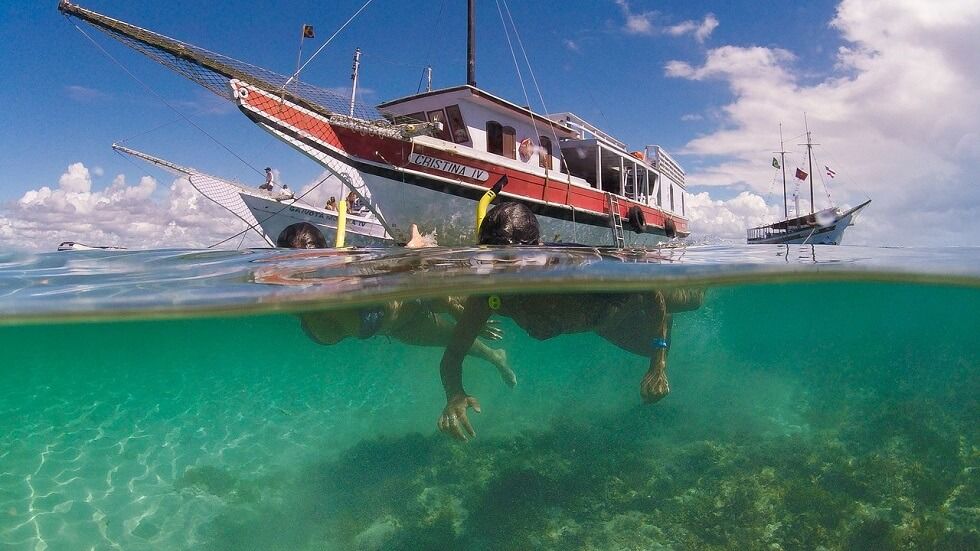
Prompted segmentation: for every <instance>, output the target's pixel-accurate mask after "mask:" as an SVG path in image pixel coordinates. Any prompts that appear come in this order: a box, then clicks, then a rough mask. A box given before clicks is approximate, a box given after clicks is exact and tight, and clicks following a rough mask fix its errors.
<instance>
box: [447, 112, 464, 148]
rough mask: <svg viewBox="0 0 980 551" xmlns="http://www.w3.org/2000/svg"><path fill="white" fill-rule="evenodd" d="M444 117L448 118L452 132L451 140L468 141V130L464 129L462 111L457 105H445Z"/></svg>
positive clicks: (457, 141)
mask: <svg viewBox="0 0 980 551" xmlns="http://www.w3.org/2000/svg"><path fill="white" fill-rule="evenodd" d="M446 117H448V118H449V128H450V130H451V131H452V133H453V141H454V142H456V143H469V141H470V132H469V130H467V129H466V123H464V122H463V113H461V112H460V110H459V106H458V105H450V106H449V107H446Z"/></svg>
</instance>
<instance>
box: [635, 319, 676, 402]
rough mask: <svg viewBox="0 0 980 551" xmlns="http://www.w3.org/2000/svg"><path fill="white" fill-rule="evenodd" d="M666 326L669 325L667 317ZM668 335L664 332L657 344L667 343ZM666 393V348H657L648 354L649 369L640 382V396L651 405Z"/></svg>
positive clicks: (668, 385) (668, 386)
mask: <svg viewBox="0 0 980 551" xmlns="http://www.w3.org/2000/svg"><path fill="white" fill-rule="evenodd" d="M667 325H668V326H669V325H670V318H669V317H668V319H667ZM669 333H670V331H664V336H663V337H662V339H663V340H662V341H660V340H658V341H657V343H658V344H666V343H667V342H669V341H668V339H669ZM668 393H670V383H669V382H668V381H667V348H666V347H663V348H660V347H659V346H658V347H657V348H654V349H653V351H652V352H651V353H650V367H649V369H647V372H646V374H644V375H643V380H642V381H640V396H642V397H643V401H644V402H646V403H648V404H652V403H654V402H658V401H660V400H661V399H662V398H663V397H664V396H667V394H668Z"/></svg>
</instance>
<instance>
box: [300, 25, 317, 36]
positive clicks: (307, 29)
mask: <svg viewBox="0 0 980 551" xmlns="http://www.w3.org/2000/svg"><path fill="white" fill-rule="evenodd" d="M303 38H316V35H315V34H314V33H313V25H303Z"/></svg>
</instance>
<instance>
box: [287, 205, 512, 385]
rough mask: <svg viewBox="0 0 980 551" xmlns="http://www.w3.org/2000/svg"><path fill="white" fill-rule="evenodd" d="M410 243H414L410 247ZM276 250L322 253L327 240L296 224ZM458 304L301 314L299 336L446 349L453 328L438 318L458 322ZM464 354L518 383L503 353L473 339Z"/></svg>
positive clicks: (492, 329) (494, 335) (496, 333)
mask: <svg viewBox="0 0 980 551" xmlns="http://www.w3.org/2000/svg"><path fill="white" fill-rule="evenodd" d="M412 235H413V240H412V241H410V242H409V244H408V245H406V247H407V248H419V247H422V246H425V245H423V241H424V240H423V236H421V235H420V234H419V232H418V229H417V227H416V226H415V224H412ZM413 243H414V244H413ZM276 246H277V247H285V248H293V249H323V248H326V247H327V240H326V238H324V236H323V233H322V232H320V230H319V229H317V227H316V226H314V225H313V224H310V223H309V222H298V223H296V224H291V225H289V226H287V227H286V228H285V229H284V230H283V231H282V232H281V233H280V234H279V236H278V238H277V239H276ZM460 307H461V301H460V300H459V299H457V298H455V297H446V298H445V299H431V300H421V299H416V300H404V301H391V302H388V303H385V304H380V305H377V306H371V307H365V308H359V309H351V310H330V311H324V312H311V313H306V314H301V315H300V316H299V318H300V325H301V327H302V329H303V332H304V333H306V335H307V336H308V337H309V338H310V339H311V340H312V341H313V342H316V343H318V344H322V345H332V344H337V343H338V342H340V341H342V340H344V339H346V338H349V337H357V338H358V339H362V340H363V339H369V338H371V337H374V336H386V337H391V338H393V339H396V340H399V341H401V342H403V343H405V344H412V345H416V346H440V347H444V346H446V345H448V344H449V338H450V336H451V335H452V334H453V325H452V323H451V322H450V321H449V320H447V319H446V318H445V317H444V316H443V315H442V314H449V315H450V316H451V317H454V318H457V319H458V318H459V316H460V315H461V314H462V312H461V310H460ZM477 335H478V336H482V337H483V338H486V339H489V340H499V339H500V338H501V336H502V333H501V332H500V330H499V329H498V328H497V326H496V325H495V324H493V323H489V324H485V325H484V327H483V329H481V330H480V331H478V332H477ZM477 335H475V336H474V339H473V340H472V341H471V343H470V346H468V347H467V349H466V350H465V351H464V355H469V356H473V357H476V358H480V359H482V360H485V361H487V362H489V363H490V364H492V365H493V366H494V367H496V368H497V371H498V373H499V374H500V378H501V379H502V380H503V381H504V383H506V384H507V385H508V386H511V387H512V386H514V385H516V384H517V376H516V375H515V374H514V371H513V370H511V368H510V364H509V363H508V361H507V352H506V351H505V350H501V349H495V348H490V347H489V346H487V345H486V344H485V343H483V342H482V341H479V340H476V336H477Z"/></svg>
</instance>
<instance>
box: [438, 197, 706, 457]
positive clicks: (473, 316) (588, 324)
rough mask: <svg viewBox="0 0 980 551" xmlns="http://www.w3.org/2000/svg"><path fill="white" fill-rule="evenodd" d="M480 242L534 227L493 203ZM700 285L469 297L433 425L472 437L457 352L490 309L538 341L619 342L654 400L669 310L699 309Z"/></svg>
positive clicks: (532, 235)
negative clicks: (591, 337)
mask: <svg viewBox="0 0 980 551" xmlns="http://www.w3.org/2000/svg"><path fill="white" fill-rule="evenodd" d="M479 238H480V239H479V241H480V244H481V245H537V244H539V243H540V230H539V227H538V223H537V219H536V217H535V216H534V214H533V213H532V212H531V210H530V209H529V208H528V207H526V206H525V205H523V204H520V203H503V204H500V205H498V206H496V207H494V208H493V209H492V210H491V211H490V212H489V213H487V215H486V218H484V220H483V223H482V224H481V226H480V232H479ZM702 300H703V292H702V291H701V290H686V289H671V290H651V291H649V292H645V293H588V294H582V293H576V294H571V293H569V294H557V295H556V294H539V295H525V296H519V295H513V296H498V295H491V296H486V295H482V296H472V297H469V298H467V299H466V301H465V302H464V303H463V307H462V311H463V313H462V316H461V317H460V319H459V321H458V322H457V324H456V327H455V329H454V330H453V334H452V337H451V339H450V343H449V346H448V347H447V348H446V350H445V352H444V354H443V357H442V362H441V364H440V375H441V377H442V384H443V389H444V390H445V392H446V407H445V408H444V409H443V412H442V415H440V417H439V421H438V427H439V430H441V431H442V432H444V433H446V434H447V435H449V436H452V437H453V438H456V439H458V440H468V439H469V438H472V437H473V436H476V432H475V431H474V430H473V427H472V425H471V424H470V421H469V419H468V418H467V410H468V409H469V408H473V410H474V411H476V412H477V413H479V412H480V404H479V402H478V401H477V399H476V398H475V397H473V396H470V395H469V394H467V393H466V391H465V390H464V389H463V374H462V362H463V356H464V353H465V352H466V351H467V350H468V349H469V347H470V346H471V344H472V343H473V342H474V339H475V338H476V336H477V335H479V333H480V331H481V328H482V327H484V326H485V325H486V323H487V321H488V320H489V318H490V316H491V315H492V314H500V315H503V316H507V317H509V318H511V319H512V320H513V321H514V322H515V323H516V324H517V325H519V326H521V328H523V329H524V330H525V331H526V332H527V334H528V335H529V336H531V337H533V338H535V339H538V340H546V339H550V338H552V337H557V336H558V335H565V334H572V333H584V332H590V331H591V332H594V333H595V334H597V335H599V336H600V337H602V338H604V339H605V340H607V341H609V342H610V343H612V344H615V345H616V346H618V347H619V348H622V349H623V350H626V351H628V352H632V353H634V354H637V355H640V356H645V357H649V359H650V363H649V367H648V369H647V372H646V374H645V375H644V376H643V379H642V380H641V382H640V395H641V396H642V398H643V400H644V401H645V402H647V403H653V402H657V401H658V400H660V399H662V398H663V397H664V396H666V395H667V393H668V392H669V390H670V387H669V384H668V382H667V349H668V347H669V342H670V330H671V326H672V318H671V314H672V313H675V312H682V311H688V310H696V309H698V308H700V306H701V303H702Z"/></svg>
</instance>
